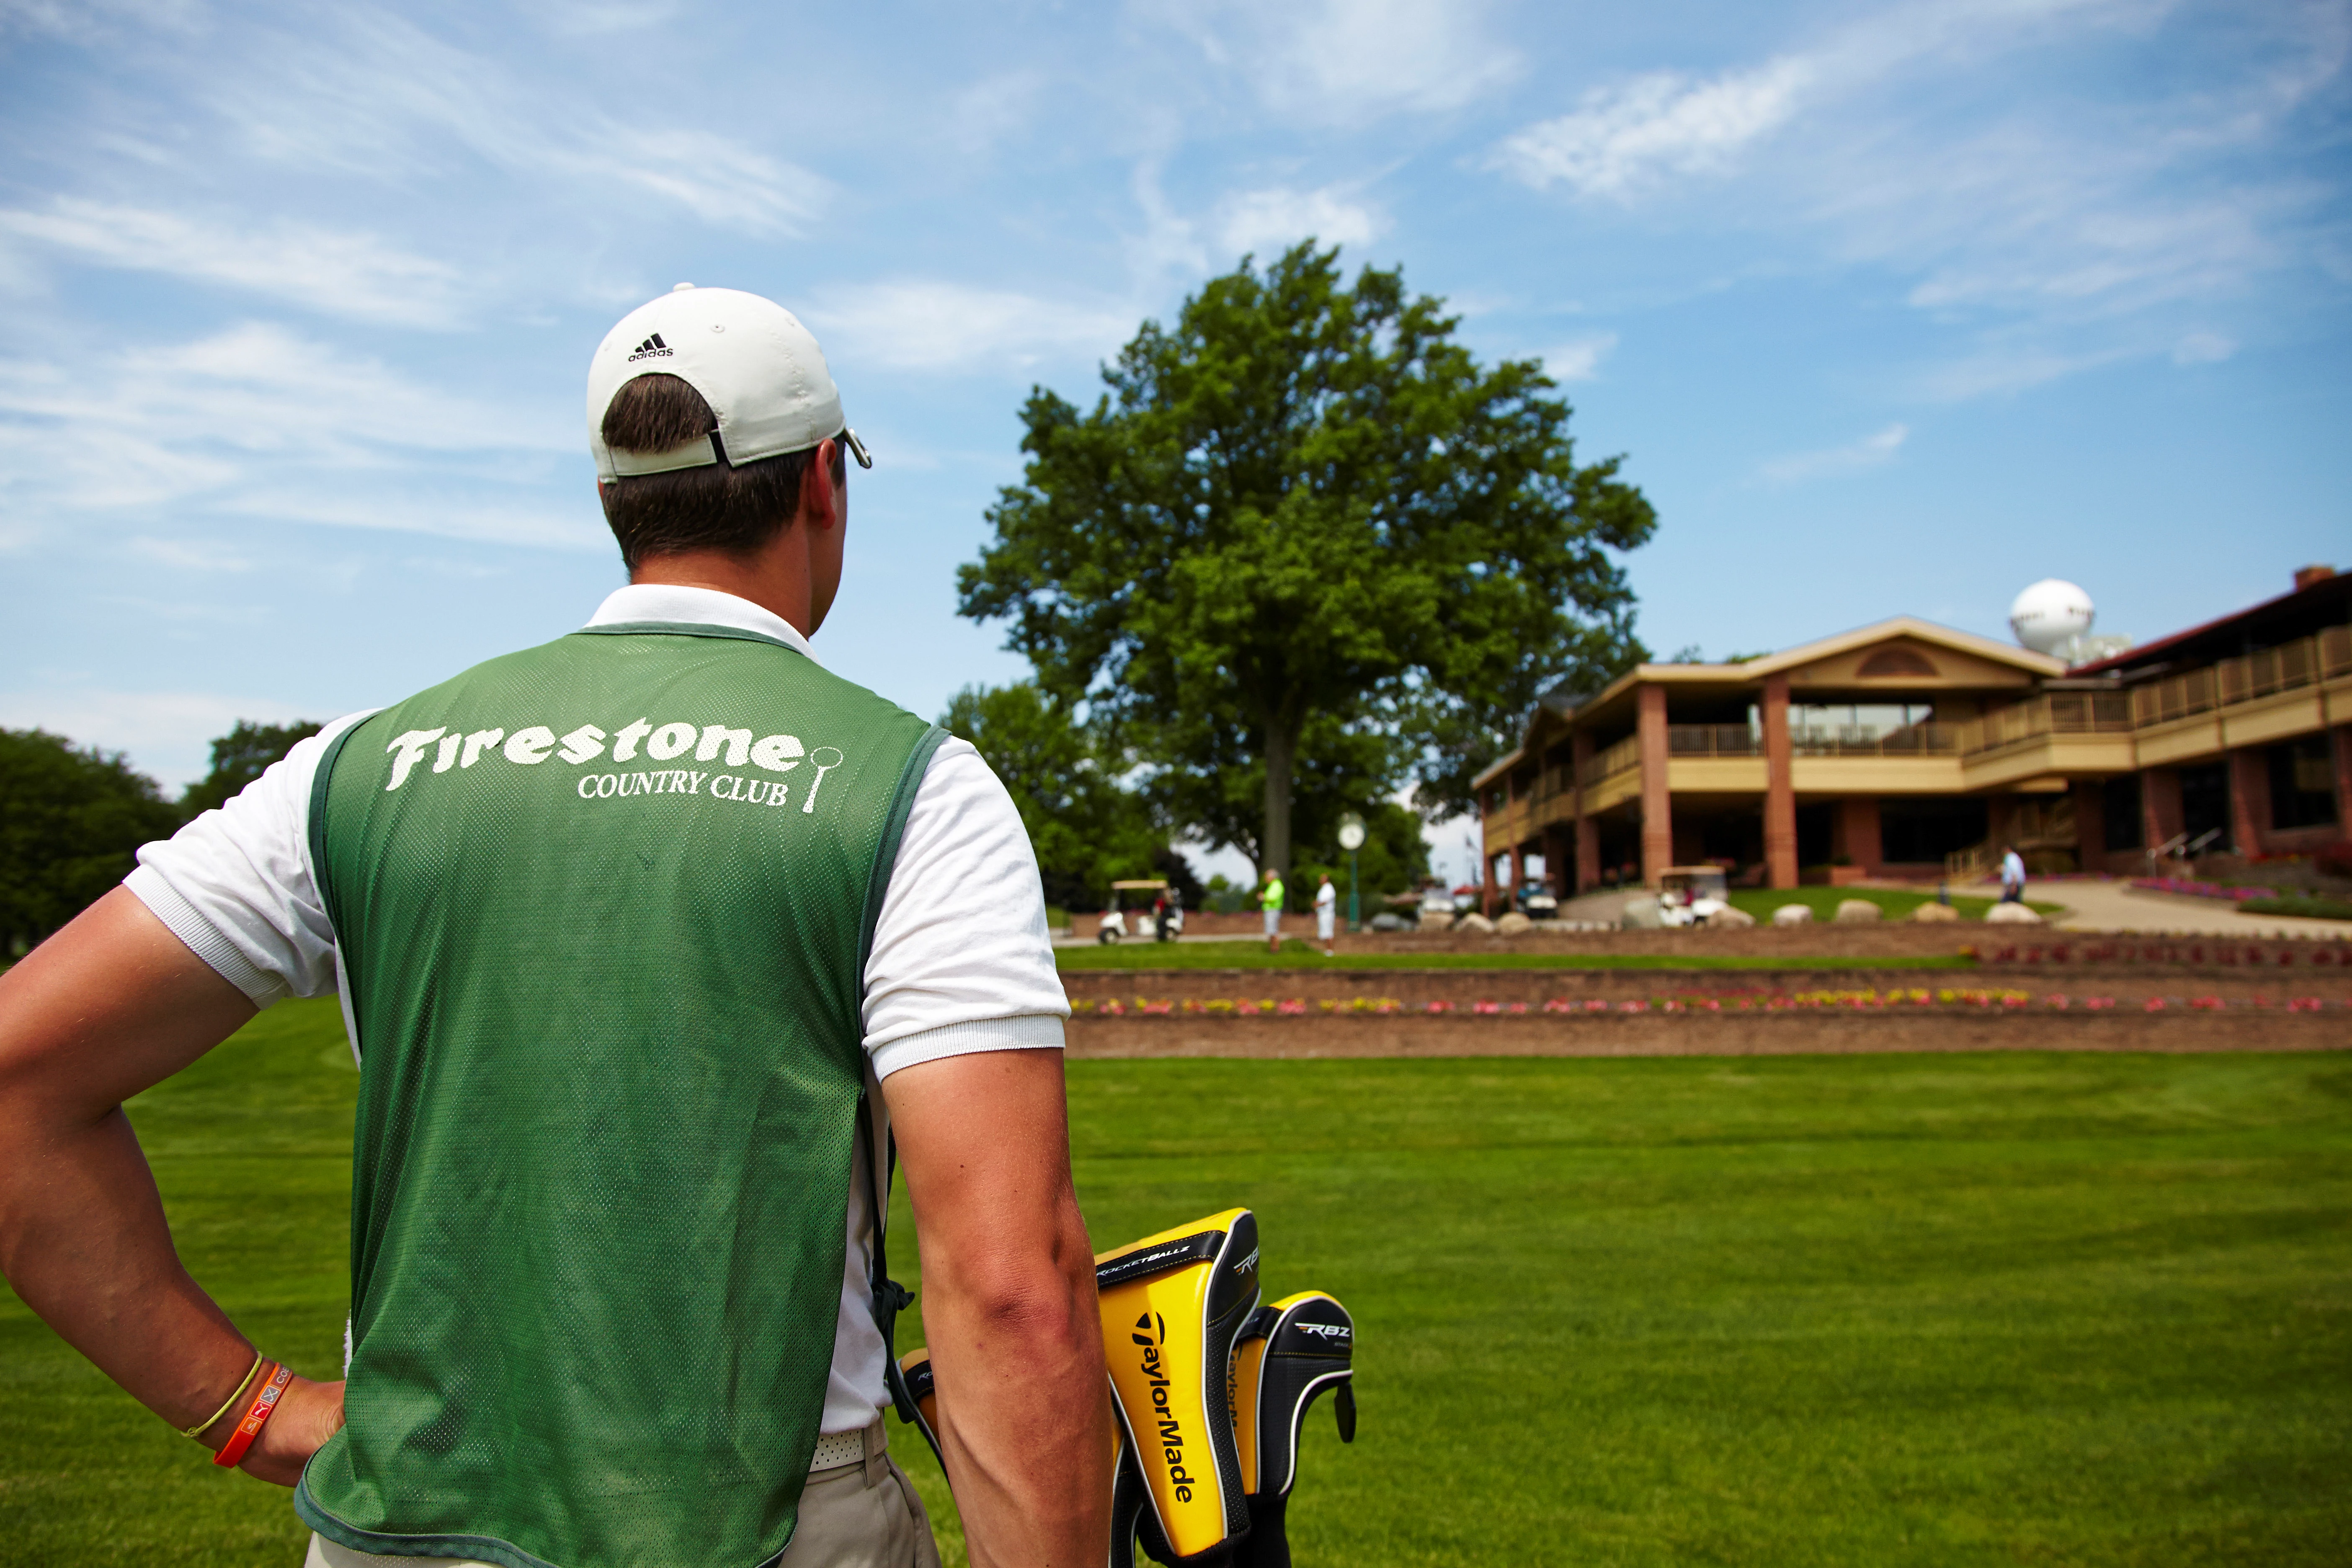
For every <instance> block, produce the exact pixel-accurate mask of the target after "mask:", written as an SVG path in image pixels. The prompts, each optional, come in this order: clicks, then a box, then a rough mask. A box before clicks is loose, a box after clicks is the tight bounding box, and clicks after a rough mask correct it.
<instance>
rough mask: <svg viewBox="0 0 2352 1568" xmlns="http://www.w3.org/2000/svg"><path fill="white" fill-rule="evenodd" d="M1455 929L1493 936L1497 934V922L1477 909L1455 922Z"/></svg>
mask: <svg viewBox="0 0 2352 1568" xmlns="http://www.w3.org/2000/svg"><path fill="white" fill-rule="evenodd" d="M1454 930H1455V931H1475V932H1477V933H1478V934H1479V935H1480V936H1492V935H1494V934H1495V922H1494V921H1490V920H1488V919H1487V918H1486V916H1485V915H1482V914H1480V913H1479V912H1478V911H1477V910H1471V911H1470V912H1469V913H1468V914H1466V915H1464V916H1462V917H1461V918H1460V919H1459V920H1456V921H1454Z"/></svg>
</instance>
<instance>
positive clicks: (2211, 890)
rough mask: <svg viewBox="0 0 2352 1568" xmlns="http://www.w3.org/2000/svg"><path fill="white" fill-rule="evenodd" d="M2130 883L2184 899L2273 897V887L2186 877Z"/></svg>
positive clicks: (2274, 892) (2156, 878)
mask: <svg viewBox="0 0 2352 1568" xmlns="http://www.w3.org/2000/svg"><path fill="white" fill-rule="evenodd" d="M2131 885H2132V886H2133V887H2135V888H2137V889H2141V890H2142V891H2144V892H2149V893H2178V894H2179V895H2180V896H2181V897H2182V898H2186V899H2231V900H2237V901H2240V902H2242V901H2243V900H2247V899H2275V898H2277V897H2278V889H2275V888H2241V887H2236V886H2233V885H2231V884H2230V883H2227V882H2197V881H2191V880H2189V879H2188V878H2186V877H2134V878H2133V879H2131Z"/></svg>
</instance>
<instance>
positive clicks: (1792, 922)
mask: <svg viewBox="0 0 2352 1568" xmlns="http://www.w3.org/2000/svg"><path fill="white" fill-rule="evenodd" d="M1772 923H1773V924H1774V925H1776V926H1809V925H1811V924H1812V923H1813V906H1812V905H1811V904H1782V905H1781V906H1780V908H1779V909H1777V910H1773V911H1772Z"/></svg>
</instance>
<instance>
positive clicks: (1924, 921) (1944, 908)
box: [1911, 904, 1960, 926]
mask: <svg viewBox="0 0 2352 1568" xmlns="http://www.w3.org/2000/svg"><path fill="white" fill-rule="evenodd" d="M1911 918H1912V919H1913V920H1915V921H1918V922H1919V923H1920V924H1921V925H1923V926H1924V925H1939V924H1941V923H1942V922H1944V921H1956V920H1958V919H1959V918H1960V911H1959V910H1956V909H1954V908H1952V906H1951V905H1949V904H1921V905H1920V906H1919V907H1918V908H1917V909H1916V910H1912V911H1911Z"/></svg>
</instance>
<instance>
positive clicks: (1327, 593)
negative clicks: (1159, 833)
mask: <svg viewBox="0 0 2352 1568" xmlns="http://www.w3.org/2000/svg"><path fill="white" fill-rule="evenodd" d="M1455 324H1456V322H1455V319H1454V318H1453V317H1449V316H1446V315H1444V313H1443V312H1442V310H1441V302H1440V301H1438V300H1433V299H1431V298H1429V297H1428V296H1425V295H1424V296H1420V297H1418V298H1408V297H1407V295H1406V292H1405V289H1404V281H1403V276H1402V273H1401V272H1398V271H1381V270H1380V269H1378V268H1364V269H1363V271H1362V272H1360V274H1359V275H1358V277H1357V279H1356V281H1355V283H1354V284H1353V285H1352V286H1348V285H1346V284H1345V283H1343V281H1342V279H1341V277H1340V273H1339V252H1338V251H1337V250H1336V249H1331V250H1322V249H1318V248H1317V247H1316V246H1315V245H1314V244H1313V243H1312V242H1309V243H1307V244H1303V245H1300V246H1298V247H1297V248H1295V249H1293V250H1291V251H1289V252H1288V253H1286V255H1284V256H1283V257H1282V258H1280V259H1278V260H1277V261H1276V262H1275V263H1274V264H1273V265H1272V266H1271V267H1269V268H1266V270H1265V272H1263V273H1261V272H1259V271H1258V270H1256V268H1255V267H1254V266H1253V264H1252V263H1251V262H1250V261H1248V260H1246V259H1244V262H1243V264H1242V266H1241V268H1239V269H1238V270H1237V271H1234V272H1233V273H1231V274H1229V275H1227V276H1224V277H1222V278H1216V279H1211V280H1210V281H1209V282H1208V283H1207V284H1206V285H1205V286H1203V287H1202V290H1201V292H1200V293H1199V294H1198V295H1196V296H1195V297H1193V298H1192V299H1190V300H1186V301H1185V302H1184V305H1183V308H1182V310H1181V311H1180V312H1179V313H1178V316H1177V320H1176V322H1175V324H1174V326H1173V327H1171V328H1162V327H1161V326H1160V324H1159V323H1157V322H1153V321H1147V322H1145V323H1144V325H1143V327H1142V329H1141V331H1139V332H1138V333H1137V334H1136V336H1135V339H1134V341H1132V342H1129V344H1128V345H1127V347H1126V348H1125V349H1124V350H1122V351H1121V352H1120V353H1119V356H1118V361H1117V363H1114V364H1112V365H1108V366H1106V367H1105V368H1104V371H1103V377H1104V380H1105V382H1106V383H1107V384H1108V388H1109V390H1108V393H1107V394H1106V395H1103V396H1101V397H1099V398H1097V401H1096V403H1095V405H1094V407H1093V408H1092V409H1091V410H1087V411H1081V410H1080V409H1079V408H1077V407H1076V405H1073V404H1071V403H1069V402H1067V401H1066V400H1065V399H1063V398H1062V397H1060V396H1058V395H1055V394H1054V393H1052V392H1050V391H1047V390H1046V389H1045V388H1043V387H1037V388H1034V389H1032V391H1031V394H1030V396H1029V400H1028V403H1027V405H1025V406H1024V409H1023V414H1022V417H1023V422H1024V426H1026V430H1025V433H1024V437H1023V438H1022V450H1023V451H1024V452H1025V453H1026V454H1028V458H1029V461H1028V466H1027V468H1026V470H1025V472H1024V478H1023V482H1022V483H1021V484H1019V485H1017V486H1013V487H1010V488H1008V489H1005V490H1004V491H1003V493H1002V495H1001V496H1000V498H999V500H998V501H997V503H996V505H995V506H994V507H992V509H990V511H989V521H990V523H991V525H992V528H993V529H994V532H995V537H994V539H993V541H992V542H991V543H990V544H989V545H988V547H987V548H986V549H984V550H983V551H982V555H981V559H980V560H979V561H978V562H977V563H971V564H967V565H965V566H964V567H962V568H961V570H960V572H959V574H958V577H957V585H958V591H959V595H960V600H959V606H958V607H959V609H960V611H961V613H962V614H963V615H966V616H971V617H973V618H975V619H982V620H986V619H996V618H1003V619H1005V620H1007V621H1009V622H1010V623H1011V629H1010V634H1009V637H1008V639H1007V646H1008V647H1013V648H1014V649H1017V650H1018V651H1020V652H1021V653H1023V654H1024V655H1026V656H1027V657H1028V658H1029V660H1030V662H1031V663H1032V665H1033V666H1034V667H1035V669H1036V672H1037V681H1038V684H1039V685H1040V687H1041V688H1042V689H1044V690H1045V692H1046V693H1048V694H1049V695H1050V696H1052V697H1053V698H1054V699H1055V700H1058V701H1061V702H1064V703H1075V702H1077V701H1079V700H1085V701H1087V703H1088V704H1089V705H1090V710H1091V711H1092V712H1094V713H1096V714H1097V715H1098V716H1099V719H1100V721H1102V722H1104V723H1105V724H1106V725H1107V726H1108V728H1109V729H1111V730H1112V731H1115V732H1117V733H1118V736H1119V738H1120V741H1121V742H1122V744H1123V745H1125V746H1126V747H1128V748H1129V749H1130V752H1131V754H1132V755H1134V756H1135V757H1137V758H1138V759H1139V760H1140V761H1142V762H1144V763H1147V764H1149V766H1150V769H1151V773H1152V784H1151V788H1152V790H1153V792H1154V794H1155V796H1156V798H1158V799H1160V801H1162V802H1163V804H1164V805H1166V807H1167V808H1168V809H1169V810H1170V811H1171V812H1174V813H1177V814H1178V816H1177V817H1176V819H1177V820H1181V821H1183V822H1185V823H1186V825H1187V826H1193V825H1195V824H1197V825H1198V826H1199V828H1200V831H1202V833H1203V834H1204V835H1205V836H1207V837H1211V838H1212V839H1213V841H1215V842H1218V843H1221V844H1233V845H1235V846H1238V847H1242V848H1243V849H1244V850H1245V852H1247V853H1248V854H1249V855H1250V857H1251V858H1252V859H1254V860H1255V861H1256V862H1257V863H1258V864H1259V865H1260V866H1262V867H1273V868H1284V869H1286V868H1289V866H1290V864H1291V860H1292V853H1291V850H1292V844H1293V840H1294V828H1293V821H1292V816H1293V808H1294V801H1295V799H1297V796H1298V794H1299V785H1300V783H1301V778H1302V773H1309V774H1311V773H1314V772H1316V771H1317V769H1318V768H1322V769H1324V770H1325V771H1327V772H1328V770H1329V769H1331V768H1333V767H1337V766H1341V765H1349V766H1352V765H1354V764H1355V763H1359V762H1361V761H1364V760H1366V759H1367V758H1371V759H1372V760H1374V761H1375V762H1376V763H1377V765H1378V766H1379V767H1381V769H1382V770H1383V771H1382V773H1381V776H1379V777H1377V778H1374V779H1370V780H1367V781H1365V783H1366V784H1367V785H1368V786H1369V793H1370V795H1372V796H1375V797H1377V796H1378V795H1381V794H1384V793H1386V790H1387V789H1388V787H1390V786H1391V784H1394V783H1397V782H1400V779H1401V777H1402V776H1410V777H1412V778H1414V779H1417V780H1418V784H1419V789H1418V793H1417V795H1416V796H1415V800H1416V804H1417V805H1419V806H1421V808H1422V809H1423V810H1425V811H1427V812H1429V813H1431V814H1432V815H1444V814H1446V813H1449V812H1452V811H1456V810H1460V809H1463V808H1464V807H1465V806H1466V805H1468V804H1469V799H1470V790H1469V780H1470V778H1471V776H1472V775H1473V774H1475V773H1476V772H1477V770H1478V769H1479V768H1480V767H1481V766H1482V765H1484V763H1486V762H1487V761H1488V760H1490V759H1491V758H1492V757H1493V756H1495V755H1496V754H1498V752H1499V751H1500V750H1501V749H1503V748H1504V747H1506V746H1507V744H1508V740H1509V736H1510V734H1511V732H1512V731H1513V730H1514V729H1515V728H1516V727H1517V723H1518V722H1519V721H1520V719H1521V718H1522V716H1523V715H1524V714H1525V713H1526V711H1527V710H1528V708H1529V707H1530V706H1531V705H1532V704H1533V702H1534V701H1535V698H1536V694H1537V693H1538V691H1539V690H1541V689H1543V688H1545V687H1546V686H1548V685H1549V684H1550V683H1551V682H1552V681H1553V680H1556V679H1560V678H1561V677H1563V676H1572V675H1581V676H1583V677H1586V678H1588V679H1589V678H1592V677H1594V676H1596V675H1597V676H1598V677H1599V679H1606V678H1607V677H1608V676H1609V675H1612V674H1614V673H1615V672H1616V671H1617V670H1618V669H1620V668H1622V667H1623V666H1624V664H1625V663H1627V662H1628V661H1629V659H1630V658H1632V657H1636V656H1637V645H1634V644H1633V640H1632V636H1631V623H1632V615H1633V595H1632V593H1631V591H1630V590H1629V589H1628V588H1627V586H1626V584H1625V579H1624V574H1623V573H1622V570H1621V569H1620V568H1618V567H1617V566H1616V565H1615V564H1614V563H1612V561H1611V560H1610V558H1609V556H1608V554H1607V553H1606V552H1608V551H1611V550H1621V551H1622V550H1630V549H1633V547H1634V546H1636V545H1638V544H1640V543H1642V542H1643V541H1644V540H1646V539H1647V538H1648V537H1649V536H1650V533H1651V531H1652V529H1653V528H1654V514H1653V512H1652V510H1651V508H1650V505H1649V503H1648V502H1647V501H1645V500H1643V498H1642V495H1641V492H1640V491H1638V490H1636V489H1633V487H1632V486H1630V485H1627V484H1625V483H1622V481H1620V480H1619V479H1617V478H1616V477H1615V475H1616V471H1617V466H1618V463H1617V459H1614V458H1612V459H1610V460H1608V461H1605V462H1601V463H1596V464H1591V465H1587V466H1584V467H1579V466H1578V465H1577V464H1576V462H1575V461H1574V458H1573V449H1572V447H1571V444H1570V440H1569V437H1568V418H1569V408H1568V405H1567V404H1566V403H1565V402H1563V401H1561V400H1559V398H1556V397H1553V396H1550V395H1549V393H1550V392H1551V390H1552V388H1553V383H1552V382H1551V381H1550V380H1549V379H1548V378H1547V377H1546V376H1545V375H1544V374H1543V369H1542V365H1541V363H1539V362H1538V361H1535V360H1507V361H1504V362H1502V363H1499V364H1496V365H1495V366H1493V367H1491V368H1488V367H1484V366H1481V365H1480V364H1479V363H1477V361H1476V360H1475V359H1474V358H1473V357H1472V355H1471V353H1470V352H1469V351H1468V350H1467V349H1465V348H1464V347H1463V346H1462V345H1461V344H1460V343H1458V342H1455V341H1454V327H1455ZM1597 683H1598V681H1597V680H1596V681H1595V684H1597ZM1237 781H1239V782H1237ZM1244 784H1246V787H1249V788H1251V789H1253V790H1254V791H1255V801H1254V802H1253V803H1252V808H1251V809H1250V810H1248V811H1247V812H1246V813H1244V812H1242V811H1240V810H1238V809H1234V807H1235V805H1236V804H1237V803H1235V802H1234V799H1233V796H1234V791H1235V789H1236V788H1237V787H1243V786H1244ZM1358 793H1365V792H1364V791H1359V792H1358ZM1210 807H1214V808H1215V809H1213V810H1212V809H1209V808H1210Z"/></svg>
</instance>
